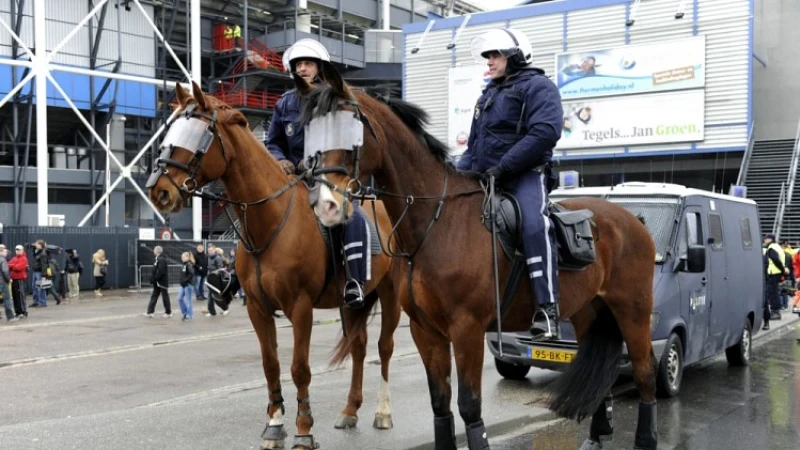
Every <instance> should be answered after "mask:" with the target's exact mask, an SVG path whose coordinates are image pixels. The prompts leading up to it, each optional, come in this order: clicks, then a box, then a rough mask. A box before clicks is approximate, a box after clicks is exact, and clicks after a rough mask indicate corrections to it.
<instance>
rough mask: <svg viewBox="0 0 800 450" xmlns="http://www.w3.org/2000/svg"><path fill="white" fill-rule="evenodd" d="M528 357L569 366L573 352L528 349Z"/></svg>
mask: <svg viewBox="0 0 800 450" xmlns="http://www.w3.org/2000/svg"><path fill="white" fill-rule="evenodd" d="M528 357H530V358H531V359H538V360H540V361H550V362H557V363H564V364H569V363H570V362H572V360H573V359H575V352H572V351H565V350H554V349H550V348H528Z"/></svg>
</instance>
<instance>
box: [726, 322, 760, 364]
mask: <svg viewBox="0 0 800 450" xmlns="http://www.w3.org/2000/svg"><path fill="white" fill-rule="evenodd" d="M752 345H753V333H752V326H751V325H750V321H749V320H748V319H745V320H744V329H743V330H742V336H741V339H740V340H739V343H737V344H736V345H734V346H731V347H728V348H726V349H725V358H727V359H728V364H730V365H732V366H747V365H750V350H751V348H752Z"/></svg>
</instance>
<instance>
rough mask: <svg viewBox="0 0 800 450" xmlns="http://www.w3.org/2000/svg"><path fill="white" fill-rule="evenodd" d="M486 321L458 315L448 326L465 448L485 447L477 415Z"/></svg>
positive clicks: (478, 413)
mask: <svg viewBox="0 0 800 450" xmlns="http://www.w3.org/2000/svg"><path fill="white" fill-rule="evenodd" d="M485 329H486V324H482V323H478V321H475V320H471V317H470V318H469V319H464V318H462V319H461V320H459V321H458V322H457V325H455V326H453V327H451V328H450V337H451V339H452V340H453V350H454V352H455V357H456V358H455V359H456V373H457V374H458V412H459V413H460V414H461V418H462V419H463V420H464V425H465V426H466V429H467V446H468V448H469V450H489V439H488V436H487V434H486V427H485V426H484V424H483V419H482V418H481V380H482V376H483V348H484V346H483V345H484V344H483V340H484V332H483V330H485Z"/></svg>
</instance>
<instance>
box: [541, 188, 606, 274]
mask: <svg viewBox="0 0 800 450" xmlns="http://www.w3.org/2000/svg"><path fill="white" fill-rule="evenodd" d="M593 216H594V213H592V212H591V211H589V210H586V209H582V210H577V211H570V210H567V209H566V208H564V207H563V206H561V205H558V204H557V203H551V204H550V217H551V218H552V220H553V224H554V225H555V228H556V235H557V241H558V259H559V266H560V267H561V268H563V269H566V270H583V268H585V267H586V266H588V265H589V264H591V263H593V262H595V260H596V259H597V251H596V249H595V242H594V235H593V234H592V226H593V225H594V222H593V221H592V217H593Z"/></svg>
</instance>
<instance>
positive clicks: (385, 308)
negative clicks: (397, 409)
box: [372, 280, 401, 430]
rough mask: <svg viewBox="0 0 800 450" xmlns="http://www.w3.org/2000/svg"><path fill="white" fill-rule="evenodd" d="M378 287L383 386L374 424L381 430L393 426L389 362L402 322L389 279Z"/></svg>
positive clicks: (379, 341) (379, 350)
mask: <svg viewBox="0 0 800 450" xmlns="http://www.w3.org/2000/svg"><path fill="white" fill-rule="evenodd" d="M383 284H384V285H385V289H384V286H380V287H379V288H378V295H379V296H380V299H381V336H380V338H379V340H378V354H379V355H380V358H381V387H380V390H379V391H378V409H377V410H376V411H375V421H374V422H373V424H372V426H373V427H375V428H377V429H379V430H388V429H390V428H392V426H393V424H392V408H391V405H390V404H391V400H392V396H391V393H390V392H389V362H390V361H391V359H392V353H394V332H395V330H397V325H398V324H399V323H400V312H401V310H400V302H399V301H398V298H397V296H396V294H395V292H394V290H393V289H392V285H391V283H390V282H389V281H388V280H387V281H386V282H385V283H383Z"/></svg>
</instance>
